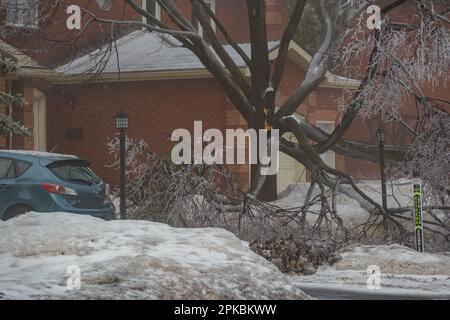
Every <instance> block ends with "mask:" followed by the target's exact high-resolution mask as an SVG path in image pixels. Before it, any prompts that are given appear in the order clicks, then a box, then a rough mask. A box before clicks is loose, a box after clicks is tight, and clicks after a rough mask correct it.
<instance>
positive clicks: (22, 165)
mask: <svg viewBox="0 0 450 320" xmlns="http://www.w3.org/2000/svg"><path fill="white" fill-rule="evenodd" d="M30 167H31V163H29V162H25V161H18V160H17V161H16V177H17V178H18V177H20V176H22V175H23V174H24V173H25V172H26V171H27V170H28V169H29V168H30Z"/></svg>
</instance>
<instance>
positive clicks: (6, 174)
mask: <svg viewBox="0 0 450 320" xmlns="http://www.w3.org/2000/svg"><path fill="white" fill-rule="evenodd" d="M15 178H16V173H15V166H14V160H12V159H7V158H0V214H1V215H2V216H3V213H4V211H5V210H6V209H7V208H8V207H9V206H10V205H11V204H13V203H14V190H13V189H14V185H15ZM0 218H1V217H0Z"/></svg>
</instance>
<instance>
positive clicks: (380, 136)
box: [377, 126, 387, 211]
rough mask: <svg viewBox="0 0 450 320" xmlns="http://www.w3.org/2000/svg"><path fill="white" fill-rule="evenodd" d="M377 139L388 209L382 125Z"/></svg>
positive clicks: (382, 193)
mask: <svg viewBox="0 0 450 320" xmlns="http://www.w3.org/2000/svg"><path fill="white" fill-rule="evenodd" d="M377 141H378V146H379V148H380V171H381V172H380V173H381V196H382V201H383V209H384V210H385V211H387V198H386V174H385V172H384V170H385V161H384V131H383V129H382V128H381V126H380V127H378V130H377Z"/></svg>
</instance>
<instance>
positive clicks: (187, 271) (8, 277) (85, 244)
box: [0, 213, 308, 299]
mask: <svg viewBox="0 0 450 320" xmlns="http://www.w3.org/2000/svg"><path fill="white" fill-rule="evenodd" d="M74 266H75V267H74ZM78 268H79V269H78ZM78 271H80V280H81V282H80V283H81V289H80V290H78V289H76V286H77V274H78ZM67 284H69V288H70V287H72V288H73V287H75V289H69V288H68V287H67ZM0 298H3V299H16V298H20V299H44V298H49V299H77V298H81V299H85V298H89V299H304V298H308V297H307V296H306V295H305V294H304V293H303V292H302V291H301V290H300V289H299V285H298V284H292V282H291V279H290V277H289V276H286V275H283V274H282V273H280V272H279V271H278V269H277V268H276V267H275V266H274V265H272V264H271V263H269V262H268V261H266V260H265V259H264V258H262V257H260V256H258V255H257V254H255V253H253V252H252V251H250V250H249V248H248V243H246V242H243V241H241V240H239V239H237V238H236V237H235V236H234V235H233V234H231V233H229V232H227V231H224V230H221V229H175V228H171V227H169V226H167V225H164V224H159V223H153V222H146V221H110V222H106V221H103V220H100V219H96V218H93V217H89V216H80V215H75V214H68V213H40V214H38V213H30V214H27V215H24V216H21V217H18V218H15V219H13V220H10V221H7V222H0Z"/></svg>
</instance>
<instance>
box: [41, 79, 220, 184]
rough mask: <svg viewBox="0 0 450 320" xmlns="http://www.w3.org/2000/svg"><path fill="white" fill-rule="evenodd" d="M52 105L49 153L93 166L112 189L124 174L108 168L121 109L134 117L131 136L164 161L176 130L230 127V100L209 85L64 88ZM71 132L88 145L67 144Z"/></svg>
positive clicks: (152, 83)
mask: <svg viewBox="0 0 450 320" xmlns="http://www.w3.org/2000/svg"><path fill="white" fill-rule="evenodd" d="M119 92H120V95H119ZM71 100H72V101H73V102H72V103H71V102H70V101H71ZM50 104H51V106H50V108H49V112H50V123H51V128H49V137H48V138H49V139H48V140H49V141H48V146H49V148H50V149H51V148H52V147H54V146H57V148H56V152H63V153H70V154H76V155H78V156H80V157H82V158H86V159H90V160H92V161H93V167H94V169H95V171H96V172H98V174H99V175H100V176H102V177H103V178H104V179H106V180H107V181H109V182H112V183H115V182H116V181H117V175H118V173H117V172H115V171H114V170H113V169H108V168H106V167H105V166H104V165H106V164H110V163H112V158H111V157H110V156H109V155H108V154H107V148H106V141H107V137H113V136H114V134H115V133H116V130H115V128H114V117H115V115H116V113H117V112H118V111H120V105H124V106H126V108H125V111H126V112H127V113H128V114H129V117H130V129H129V130H128V134H129V136H131V137H133V138H142V139H145V141H146V142H147V143H148V144H149V146H150V148H151V150H153V151H154V152H156V153H158V154H160V155H168V154H170V153H169V152H170V150H171V148H172V146H173V145H174V143H173V142H171V141H170V135H171V134H172V132H173V130H175V129H178V128H186V129H188V130H189V131H191V132H193V125H194V121H195V120H202V121H203V126H204V128H203V130H206V129H208V128H211V127H213V128H218V129H221V130H224V129H225V121H226V116H225V115H226V100H225V97H224V94H223V93H222V91H221V90H220V89H219V88H218V87H217V85H216V84H215V82H214V81H213V80H209V79H205V80H189V81H186V80H179V81H178V80H172V81H146V82H127V83H122V84H121V85H120V89H119V88H118V87H117V84H112V83H111V84H90V85H88V86H86V87H84V88H80V89H77V90H76V91H67V90H63V89H62V88H61V87H58V88H55V95H54V97H52V98H51V103H50ZM69 128H82V129H83V137H82V139H68V138H66V129H69Z"/></svg>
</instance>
